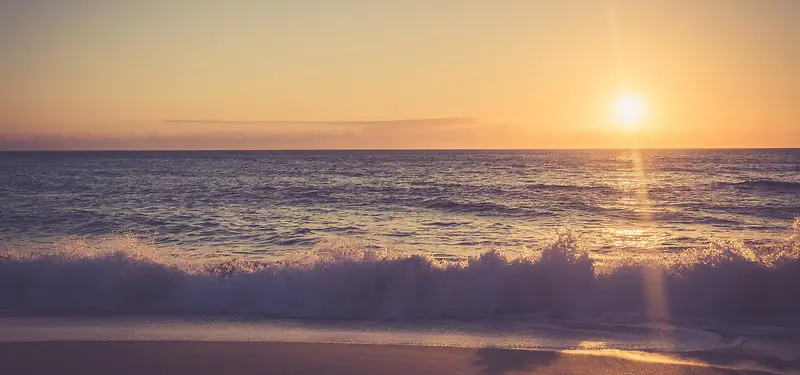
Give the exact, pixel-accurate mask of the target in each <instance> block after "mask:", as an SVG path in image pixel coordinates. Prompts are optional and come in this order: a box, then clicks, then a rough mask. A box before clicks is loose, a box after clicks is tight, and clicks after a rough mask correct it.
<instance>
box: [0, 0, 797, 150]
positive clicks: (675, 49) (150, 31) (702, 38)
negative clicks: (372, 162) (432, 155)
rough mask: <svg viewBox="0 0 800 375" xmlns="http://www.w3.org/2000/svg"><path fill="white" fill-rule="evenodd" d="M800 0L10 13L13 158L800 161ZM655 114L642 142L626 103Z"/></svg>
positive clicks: (2, 89) (6, 115)
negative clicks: (424, 151) (30, 152)
mask: <svg viewBox="0 0 800 375" xmlns="http://www.w3.org/2000/svg"><path fill="white" fill-rule="evenodd" d="M799 15H800V1H796V0H766V1H758V0H751V1H744V0H703V1H698V0H661V1H655V0H628V1H623V0H618V1H612V0H584V1H578V0H553V1H536V0H517V1H511V0H498V1H486V0H441V1H430V0H425V1H422V0H396V1H395V0H385V1H383V0H362V1H357V0H316V1H312V0H294V1H266V0H265V1H256V0H253V1H245V0H230V1H216V0H213V1H212V0H208V1H204V0H196V1H190V0H185V1H165V0H127V1H126V0H94V1H90V0H0V51H2V57H1V58H0V149H340V148H345V149H350V148H372V149H374V148H616V147H800V42H798V36H800V19H798V16H799ZM624 95H633V96H634V97H635V98H636V100H640V101H641V102H643V103H645V104H646V111H645V113H644V114H643V115H642V116H641V119H638V118H637V120H636V124H635V126H620V124H617V123H615V119H614V114H613V113H612V112H613V111H614V109H613V107H614V103H615V100H618V98H620V97H621V96H624Z"/></svg>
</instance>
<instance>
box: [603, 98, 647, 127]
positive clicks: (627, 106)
mask: <svg viewBox="0 0 800 375" xmlns="http://www.w3.org/2000/svg"><path fill="white" fill-rule="evenodd" d="M611 111H612V112H611V115H612V119H613V122H614V125H617V126H620V127H622V128H625V129H628V130H634V129H637V128H638V127H640V126H641V125H642V122H643V121H644V118H645V116H646V115H647V103H646V102H645V100H644V99H642V97H640V96H638V95H636V94H632V93H625V94H621V95H620V96H618V97H617V98H616V99H615V100H614V102H613V104H612V108H611Z"/></svg>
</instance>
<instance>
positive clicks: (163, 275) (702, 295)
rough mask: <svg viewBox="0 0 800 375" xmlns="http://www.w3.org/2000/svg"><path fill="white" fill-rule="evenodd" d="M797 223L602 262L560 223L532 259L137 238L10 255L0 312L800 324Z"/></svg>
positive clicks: (2, 260)
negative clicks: (179, 245) (645, 260)
mask: <svg viewBox="0 0 800 375" xmlns="http://www.w3.org/2000/svg"><path fill="white" fill-rule="evenodd" d="M795 230H796V231H797V232H798V233H797V234H795V235H794V236H793V237H791V238H790V239H788V240H780V241H777V242H776V243H775V244H774V245H772V246H771V247H769V248H765V249H760V250H751V249H747V248H745V247H743V246H741V245H736V244H729V243H717V244H715V245H712V246H710V247H708V248H705V249H695V250H687V251H685V252H683V253H682V254H681V257H680V258H679V259H678V260H676V261H673V262H669V263H667V262H659V263H649V264H642V263H635V262H621V263H619V264H613V265H607V266H602V267H601V266H600V265H599V264H597V263H595V261H594V260H593V259H592V258H591V257H589V256H588V254H587V252H585V251H583V250H582V249H581V246H580V243H579V241H578V239H577V237H576V236H574V235H572V234H570V233H568V232H563V233H561V234H560V235H559V236H558V237H557V238H556V239H555V240H554V241H553V242H552V243H551V244H550V245H548V246H546V247H544V248H543V249H541V250H540V251H536V252H531V253H530V254H527V255H524V256H508V255H504V254H502V253H501V252H498V251H488V252H486V253H484V254H482V255H480V256H478V257H474V258H470V259H468V260H463V261H459V260H440V259H433V258H430V257H427V256H422V255H410V254H404V253H393V252H390V251H378V250H374V249H370V248H367V247H363V246H358V245H356V244H353V243H349V242H341V241H339V242H337V241H333V242H331V241H329V242H325V243H323V244H321V245H319V246H318V247H317V249H316V250H315V251H314V252H308V253H303V254H299V255H298V256H296V257H293V258H289V259H285V260H280V261H274V262H252V261H244V260H242V259H236V258H224V259H222V260H217V261H214V260H211V261H208V260H205V261H196V260H192V259H191V258H189V257H188V256H187V255H185V253H184V255H182V256H167V255H164V254H160V253H159V250H157V249H155V248H153V247H152V246H150V245H148V244H146V243H143V242H141V241H139V240H136V239H134V238H130V237H125V236H123V237H115V238H110V239H106V240H96V241H86V240H77V241H72V242H69V243H67V244H66V245H64V246H60V247H58V248H57V249H54V250H53V251H47V252H30V251H29V252H25V253H20V252H6V253H3V254H2V255H0V309H3V310H12V311H16V312H19V313H55V314H59V313H123V314H124V313H170V314H256V315H263V316H270V317H293V318H351V319H352V318H367V319H401V320H402V319H414V318H436V317H451V318H458V319H470V318H481V319H486V318H494V317H510V316H515V317H518V316H525V315H526V314H556V315H557V316H560V317H565V316H566V317H580V316H597V315H605V316H608V315H609V314H611V315H613V316H627V315H629V314H635V315H636V316H644V317H651V318H653V319H670V318H684V317H688V318H710V319H717V320H722V321H728V322H746V323H753V324H770V325H774V324H786V325H795V326H796V325H800V220H799V221H798V223H796V224H795Z"/></svg>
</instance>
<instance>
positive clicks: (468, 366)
mask: <svg viewBox="0 0 800 375" xmlns="http://www.w3.org/2000/svg"><path fill="white" fill-rule="evenodd" d="M0 373H3V374H48V375H49V374H194V375H198V374H215V375H216V374H348V375H358V374H383V375H393V374H397V375H401V374H402V375H406V374H419V375H421V374H489V375H503V374H509V375H510V374H758V373H775V372H765V371H755V370H744V369H743V368H742V367H738V368H737V367H735V366H727V368H718V367H710V366H699V365H685V364H670V363H657V362H649V361H641V360H629V359H625V358H621V357H614V356H597V355H585V354H566V353H563V352H556V351H523V350H506V349H469V348H441V347H413V346H384V345H351V344H306V343H252V342H249V343H248V342H164V341H151V342H147V341H135V342H124V341H114V342H101V341H96V342H88V341H83V342H78V341H76V342H20V343H0ZM786 373H791V372H786Z"/></svg>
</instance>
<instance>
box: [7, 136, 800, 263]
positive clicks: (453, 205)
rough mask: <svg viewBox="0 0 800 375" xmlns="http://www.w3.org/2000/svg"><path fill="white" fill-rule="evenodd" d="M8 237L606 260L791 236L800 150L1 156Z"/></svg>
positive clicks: (799, 197) (239, 250) (241, 250)
mask: <svg viewBox="0 0 800 375" xmlns="http://www.w3.org/2000/svg"><path fill="white" fill-rule="evenodd" d="M0 207H2V212H3V213H2V215H1V216H0V238H2V239H3V242H5V243H7V244H10V243H16V242H20V241H37V242H49V241H51V240H52V239H54V238H61V237H64V236H108V235H112V234H120V233H134V234H137V235H142V234H146V235H148V236H151V237H152V238H154V240H155V242H156V243H157V244H177V245H182V246H184V248H185V249H187V250H188V249H202V251H208V252H217V253H223V254H247V255H250V256H254V257H258V256H262V255H280V254H282V253H283V252H285V251H297V250H303V249H309V248H311V247H312V246H314V244H315V243H317V242H318V241H320V240H322V239H325V238H330V237H332V236H335V237H345V238H349V239H358V240H364V241H365V242H369V243H372V244H374V245H378V246H395V247H401V248H403V249H407V250H412V251H423V252H430V253H435V254H442V255H456V256H458V255H459V254H463V253H465V252H474V251H483V250H486V249H488V248H502V249H511V250H513V249H518V248H521V247H522V246H529V247H530V246H535V244H538V243H540V242H541V241H543V240H545V239H546V238H548V237H549V236H551V235H552V233H553V232H554V231H555V230H557V229H559V228H570V229H572V230H574V231H576V232H579V233H581V234H582V240H583V241H584V242H585V243H586V244H587V245H588V246H589V247H590V249H592V250H594V251H597V252H615V251H626V252H630V251H647V252H670V251H677V250H682V249H684V248H686V247H692V246H696V245H698V244H705V243H707V241H708V240H709V239H712V238H721V239H736V240H743V241H745V242H747V243H750V244H760V243H764V242H765V241H767V242H768V241H771V240H773V239H776V238H778V237H785V236H786V235H787V234H788V229H789V227H790V226H791V222H792V219H793V218H794V217H795V216H800V150H798V149H793V150H674V151H673V150H669V151H666V150H664V151H661V150H658V151H657V150H652V151H651V150H647V151H627V150H626V151H253V152H227V151H210V152H205V151H203V152H21V153H2V154H0Z"/></svg>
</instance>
